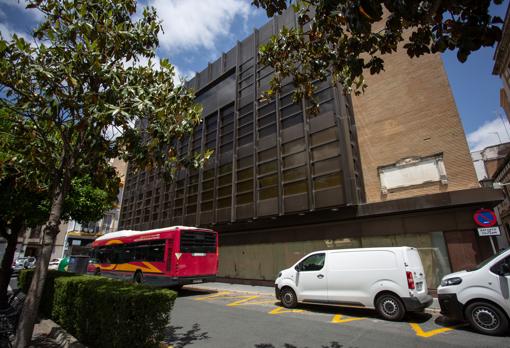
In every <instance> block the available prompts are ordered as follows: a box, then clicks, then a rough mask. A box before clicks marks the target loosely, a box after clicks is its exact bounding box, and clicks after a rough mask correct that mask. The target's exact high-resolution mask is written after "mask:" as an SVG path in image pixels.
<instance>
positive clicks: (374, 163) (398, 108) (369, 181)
mask: <svg viewBox="0 0 510 348" xmlns="http://www.w3.org/2000/svg"><path fill="white" fill-rule="evenodd" d="M384 59H385V62H386V64H385V71H384V72H382V73H381V74H379V75H375V76H370V75H368V76H366V78H367V84H368V88H367V90H366V92H365V93H364V94H363V95H361V96H358V97H353V105H354V114H355V118H356V127H357V130H358V139H359V146H360V151H361V162H362V168H363V177H364V182H365V191H366V196H367V202H377V201H381V200H389V199H397V198H403V197H410V196H417V195H424V194H429V193H437V192H442V191H453V190H461V189H466V188H473V187H478V186H479V185H478V182H477V179H476V174H475V170H474V167H473V163H472V161H471V157H470V155H469V150H468V146H467V141H466V137H465V134H464V130H463V128H462V125H461V123H460V118H459V114H458V112H457V107H456V105H455V101H454V99H453V95H452V93H451V90H450V86H449V83H448V79H447V76H446V72H445V71H444V68H443V63H442V61H441V57H440V56H439V55H426V56H424V57H420V58H419V59H416V58H415V59H410V58H409V57H408V56H407V54H406V52H405V50H399V52H398V53H395V54H392V55H389V56H385V57H384ZM437 153H443V159H444V164H445V167H446V174H447V176H448V184H446V185H444V184H441V183H439V182H436V183H428V184H423V185H418V186H414V187H408V188H400V189H396V190H393V191H390V192H388V193H387V194H382V193H381V188H380V181H379V175H378V167H380V166H384V165H390V164H393V163H395V162H397V161H399V160H401V159H403V158H408V157H414V156H420V157H422V156H430V155H433V154H437Z"/></svg>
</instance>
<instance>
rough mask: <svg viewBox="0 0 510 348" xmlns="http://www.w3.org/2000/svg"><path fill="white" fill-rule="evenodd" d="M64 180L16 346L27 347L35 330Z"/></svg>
mask: <svg viewBox="0 0 510 348" xmlns="http://www.w3.org/2000/svg"><path fill="white" fill-rule="evenodd" d="M63 181H64V183H63V184H62V186H60V187H58V188H57V189H56V190H55V194H54V195H53V197H54V199H53V200H52V205H51V211H50V217H49V219H48V222H47V223H46V224H45V225H44V229H43V233H44V235H43V245H42V250H41V253H40V255H39V258H38V259H37V264H36V269H35V272H34V277H33V279H32V283H31V284H30V288H29V290H28V294H27V297H26V299H25V304H24V305H23V311H22V312H21V318H20V321H19V324H18V328H17V330H16V340H15V341H14V347H15V348H26V347H27V346H28V345H29V344H30V342H31V340H32V333H33V331H34V325H35V321H36V319H37V314H38V311H39V304H40V302H41V297H42V293H43V289H44V282H45V280H46V275H47V274H48V265H49V263H50V258H51V252H52V250H53V246H54V245H55V239H56V238H57V234H58V232H59V225H60V218H61V216H62V211H63V204H64V197H65V194H64V191H65V193H67V184H66V181H67V180H65V179H64V180H63ZM67 182H68V181H67Z"/></svg>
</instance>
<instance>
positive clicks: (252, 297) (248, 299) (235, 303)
mask: <svg viewBox="0 0 510 348" xmlns="http://www.w3.org/2000/svg"><path fill="white" fill-rule="evenodd" d="M243 297H245V298H244V299H242V300H239V301H235V302H232V303H229V304H228V305H227V306H230V307H234V306H239V305H242V304H243V303H245V302H248V301H251V300H254V299H256V298H259V297H260V296H258V295H255V296H243Z"/></svg>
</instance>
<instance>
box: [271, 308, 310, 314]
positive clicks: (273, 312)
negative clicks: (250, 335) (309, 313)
mask: <svg viewBox="0 0 510 348" xmlns="http://www.w3.org/2000/svg"><path fill="white" fill-rule="evenodd" d="M302 312H303V310H302V309H285V308H283V307H276V308H275V309H273V310H272V311H271V312H269V314H282V313H302Z"/></svg>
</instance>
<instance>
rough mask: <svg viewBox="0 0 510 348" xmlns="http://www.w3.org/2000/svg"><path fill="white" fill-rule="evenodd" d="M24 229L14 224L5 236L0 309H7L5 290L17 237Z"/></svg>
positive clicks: (10, 271)
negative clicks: (5, 244) (5, 245)
mask: <svg viewBox="0 0 510 348" xmlns="http://www.w3.org/2000/svg"><path fill="white" fill-rule="evenodd" d="M24 229H25V227H24V225H23V223H14V224H13V225H12V226H11V234H10V235H7V236H5V237H6V238H5V239H6V240H7V247H6V248H5V254H4V256H3V258H2V268H0V309H3V308H7V300H8V298H7V289H8V288H9V283H10V281H11V275H12V261H13V260H14V254H15V253H16V244H18V236H19V235H20V234H21V233H22V232H23V230H24Z"/></svg>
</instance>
